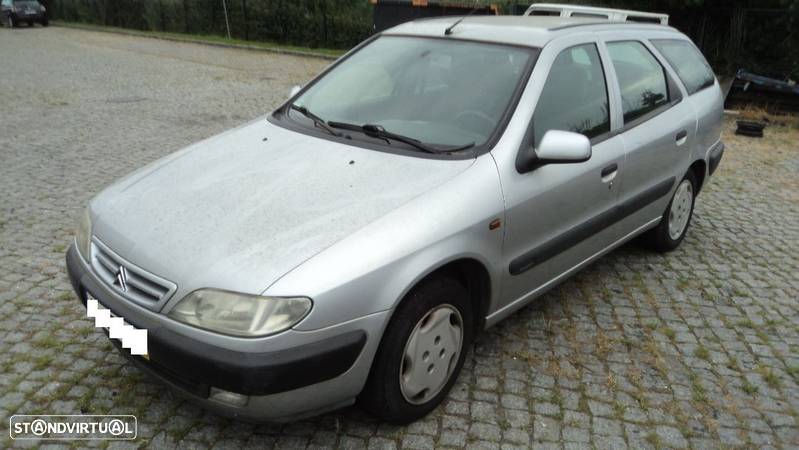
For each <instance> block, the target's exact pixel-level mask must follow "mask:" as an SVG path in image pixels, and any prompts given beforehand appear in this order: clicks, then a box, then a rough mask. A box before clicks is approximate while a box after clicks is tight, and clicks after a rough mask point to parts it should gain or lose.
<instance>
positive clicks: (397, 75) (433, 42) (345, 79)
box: [291, 36, 537, 146]
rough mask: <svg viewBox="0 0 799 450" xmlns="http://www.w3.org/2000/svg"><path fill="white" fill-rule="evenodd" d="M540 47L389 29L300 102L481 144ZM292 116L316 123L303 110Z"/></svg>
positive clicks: (396, 129) (326, 115)
mask: <svg viewBox="0 0 799 450" xmlns="http://www.w3.org/2000/svg"><path fill="white" fill-rule="evenodd" d="M536 51H537V50H536V49H533V48H521V47H512V46H505V45H496V44H485V43H477V42H471V41H462V40H455V39H436V38H419V37H400V36H382V37H380V38H378V39H376V40H375V41H374V42H372V43H370V44H369V45H367V46H365V47H364V48H362V49H361V50H359V51H358V52H357V53H355V54H353V55H352V56H350V57H349V58H347V59H346V60H344V61H343V62H342V63H340V64H339V65H337V66H336V67H334V68H333V69H332V70H331V71H330V72H328V73H327V74H325V75H324V76H323V77H322V78H320V79H319V80H317V81H316V82H315V83H314V84H313V85H312V86H310V87H309V88H308V89H307V90H306V91H305V92H304V93H303V94H302V95H301V96H300V97H298V98H296V99H295V100H294V104H295V105H297V106H300V107H305V108H307V111H311V112H313V114H315V115H316V116H318V117H319V118H321V119H323V120H324V121H327V122H344V123H348V124H355V125H363V124H374V125H379V126H382V127H383V128H384V129H385V130H387V131H390V132H391V133H395V134H401V135H404V136H407V137H410V138H413V139H416V140H418V141H421V142H423V143H426V144H432V145H437V146H468V145H469V144H471V143H474V144H475V145H477V146H480V145H482V144H485V143H486V142H487V141H488V140H489V138H490V137H491V135H492V134H493V133H494V130H496V129H497V127H498V126H499V124H500V122H502V120H503V117H504V115H505V112H506V110H507V109H508V107H509V105H510V103H511V100H512V99H513V97H514V92H515V91H516V88H517V86H518V85H519V83H520V81H521V80H522V79H523V78H524V75H525V74H526V73H528V71H529V70H530V66H531V65H532V61H533V60H534V56H535V54H536ZM291 117H292V118H295V117H296V120H297V121H303V123H309V121H308V119H307V118H306V117H303V116H301V115H300V114H299V113H296V112H294V113H292V114H291ZM353 137H354V138H357V137H360V136H356V135H353Z"/></svg>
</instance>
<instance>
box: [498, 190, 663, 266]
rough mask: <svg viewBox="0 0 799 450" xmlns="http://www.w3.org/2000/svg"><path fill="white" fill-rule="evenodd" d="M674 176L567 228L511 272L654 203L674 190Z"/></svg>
mask: <svg viewBox="0 0 799 450" xmlns="http://www.w3.org/2000/svg"><path fill="white" fill-rule="evenodd" d="M674 180H675V178H674V177H671V178H669V179H668V180H664V181H661V182H660V183H658V184H656V185H655V186H652V187H651V188H649V189H647V190H646V191H644V192H642V193H640V194H638V195H636V196H635V197H632V198H630V199H628V200H627V201H625V202H624V203H622V204H620V205H618V206H614V207H612V208H610V209H607V210H605V211H603V212H601V213H599V214H597V215H596V216H594V217H592V218H590V219H588V220H587V221H585V222H583V223H581V224H579V225H577V226H575V227H573V228H571V229H570V230H567V231H566V232H564V233H562V234H560V235H558V236H557V237H555V238H553V239H551V240H549V241H547V242H545V243H543V244H541V245H539V246H538V247H536V248H534V249H533V250H530V251H529V252H527V253H525V254H523V255H521V256H519V257H518V258H516V259H514V260H513V261H511V262H510V267H509V268H508V269H509V270H510V274H511V275H519V274H520V273H523V272H526V271H528V270H530V269H532V268H533V267H535V266H537V265H539V264H541V263H543V262H545V261H547V260H549V259H551V258H553V257H555V256H557V255H559V254H560V253H563V252H564V251H566V250H568V249H570V248H572V247H573V246H575V245H577V244H579V243H580V242H582V241H584V240H586V239H587V238H589V237H591V236H593V235H595V234H597V233H599V232H600V231H602V230H604V229H606V228H608V227H610V226H611V225H613V224H614V223H616V222H618V221H620V220H622V219H624V218H625V217H628V216H630V215H631V214H633V213H635V212H637V211H639V210H641V209H643V208H644V207H646V206H648V205H649V204H651V203H654V202H656V201H658V200H660V199H661V198H663V196H665V195H667V194H668V193H669V192H671V188H672V187H674Z"/></svg>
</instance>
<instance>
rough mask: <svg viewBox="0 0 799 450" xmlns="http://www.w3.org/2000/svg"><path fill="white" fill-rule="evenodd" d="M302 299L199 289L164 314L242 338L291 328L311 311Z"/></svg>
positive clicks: (308, 302) (307, 299) (189, 323)
mask: <svg viewBox="0 0 799 450" xmlns="http://www.w3.org/2000/svg"><path fill="white" fill-rule="evenodd" d="M311 306H312V302H311V299H309V298H305V297H261V296H259V295H248V294H238V293H235V292H229V291H221V290H217V289H199V290H196V291H194V292H192V293H191V294H189V295H187V296H186V297H184V298H183V299H182V300H181V301H180V302H178V304H177V305H176V306H175V307H174V308H172V310H171V311H169V314H167V315H168V316H169V317H171V318H172V319H175V320H177V321H179V322H183V323H185V324H188V325H193V326H195V327H198V328H204V329H206V330H211V331H216V332H219V333H223V334H229V335H233V336H242V337H256V336H267V335H270V334H275V333H279V332H281V331H284V330H287V329H289V328H291V327H292V326H294V325H295V324H296V323H297V322H299V321H300V320H302V318H303V317H305V315H306V314H308V311H310V310H311Z"/></svg>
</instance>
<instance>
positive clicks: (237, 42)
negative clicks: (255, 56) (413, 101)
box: [51, 20, 346, 58]
mask: <svg viewBox="0 0 799 450" xmlns="http://www.w3.org/2000/svg"><path fill="white" fill-rule="evenodd" d="M51 23H52V24H53V25H57V26H61V27H66V28H77V29H81V30H90V31H103V32H110V33H119V34H127V35H131V36H141V37H150V38H158V39H168V40H173V41H181V42H193V43H200V44H212V45H229V46H236V47H241V48H246V49H252V50H266V51H273V52H279V53H290V54H297V55H304V56H317V57H324V58H338V57H339V56H341V55H343V54H344V53H346V50H338V49H331V48H310V47H300V46H296V45H285V44H278V43H276V42H262V41H245V40H243V39H228V38H226V37H224V36H216V35H202V34H185V33H168V32H164V31H142V30H132V29H128V28H119V27H106V26H101V25H92V24H85V23H77V22H62V21H60V20H59V21H52V22H51Z"/></svg>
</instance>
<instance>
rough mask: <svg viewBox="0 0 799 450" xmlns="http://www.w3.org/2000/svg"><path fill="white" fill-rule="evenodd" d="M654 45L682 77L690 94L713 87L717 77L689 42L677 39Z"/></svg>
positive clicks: (664, 40) (658, 41)
mask: <svg viewBox="0 0 799 450" xmlns="http://www.w3.org/2000/svg"><path fill="white" fill-rule="evenodd" d="M652 44H654V46H655V47H656V48H657V49H658V51H660V53H662V54H663V56H664V57H665V58H666V61H668V62H669V64H671V66H672V67H673V68H674V70H675V71H676V72H677V76H678V77H680V80H682V82H683V84H684V85H685V89H686V90H687V91H688V94H689V95H690V94H693V93H695V92H698V91H701V90H702V89H704V88H706V87H709V86H713V83H715V77H714V75H713V71H712V70H711V69H710V65H708V63H707V61H705V58H704V57H703V56H702V54H701V53H699V50H697V49H696V47H694V46H693V45H692V44H691V43H690V42H688V41H679V40H676V39H663V40H653V41H652Z"/></svg>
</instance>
